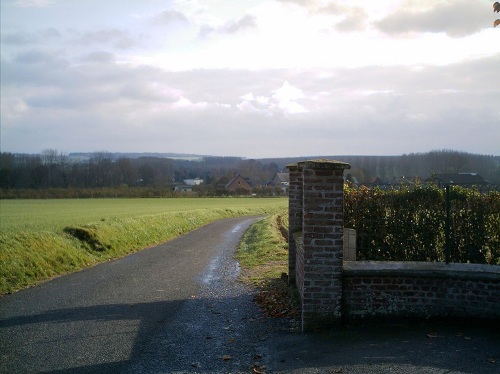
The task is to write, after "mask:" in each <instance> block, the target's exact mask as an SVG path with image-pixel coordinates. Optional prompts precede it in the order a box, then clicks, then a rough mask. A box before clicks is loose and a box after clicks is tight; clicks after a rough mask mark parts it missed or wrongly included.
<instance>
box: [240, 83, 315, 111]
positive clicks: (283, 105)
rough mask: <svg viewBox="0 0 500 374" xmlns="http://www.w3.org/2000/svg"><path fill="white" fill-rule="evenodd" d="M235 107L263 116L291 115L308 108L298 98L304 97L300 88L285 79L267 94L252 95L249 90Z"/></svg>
mask: <svg viewBox="0 0 500 374" xmlns="http://www.w3.org/2000/svg"><path fill="white" fill-rule="evenodd" d="M240 98H241V99H242V101H241V102H240V103H239V104H238V105H237V108H238V109H239V110H240V111H242V112H251V113H261V114H264V115H265V116H274V115H277V114H280V115H285V116H288V115H293V114H298V113H306V112H308V110H307V109H306V108H305V107H304V106H303V105H301V104H299V102H298V100H300V99H303V98H305V95H304V93H303V92H302V90H300V89H298V88H296V87H293V86H292V85H290V83H288V81H285V82H284V83H283V85H282V86H281V87H280V88H278V89H275V90H273V91H271V92H270V94H269V95H268V96H254V94H253V93H252V92H249V93H247V94H245V95H243V96H241V97H240Z"/></svg>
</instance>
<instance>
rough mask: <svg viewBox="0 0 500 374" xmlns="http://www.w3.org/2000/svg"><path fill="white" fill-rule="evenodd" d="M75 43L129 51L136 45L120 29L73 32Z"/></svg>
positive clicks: (126, 33)
mask: <svg viewBox="0 0 500 374" xmlns="http://www.w3.org/2000/svg"><path fill="white" fill-rule="evenodd" d="M72 34H73V35H74V36H73V42H74V43H76V44H81V45H92V44H111V45H112V46H114V47H115V48H119V49H128V48H131V47H132V46H134V45H135V41H134V40H133V39H132V38H131V37H130V35H129V33H128V32H126V31H122V30H118V29H102V30H97V31H89V32H83V33H82V32H79V31H72Z"/></svg>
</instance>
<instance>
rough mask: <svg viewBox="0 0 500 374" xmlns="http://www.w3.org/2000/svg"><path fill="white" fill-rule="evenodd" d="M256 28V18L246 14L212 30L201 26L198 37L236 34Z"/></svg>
mask: <svg viewBox="0 0 500 374" xmlns="http://www.w3.org/2000/svg"><path fill="white" fill-rule="evenodd" d="M256 27H257V21H256V18H255V17H254V16H252V15H249V14H247V15H245V16H243V17H241V18H240V19H237V20H233V21H230V22H228V23H226V24H224V25H222V26H220V27H218V28H214V27H211V26H208V25H203V26H202V27H201V28H200V36H201V37H205V36H208V35H209V34H211V33H219V34H236V33H238V32H241V31H244V30H246V29H253V28H256Z"/></svg>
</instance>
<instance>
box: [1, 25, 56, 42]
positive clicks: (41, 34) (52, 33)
mask: <svg viewBox="0 0 500 374" xmlns="http://www.w3.org/2000/svg"><path fill="white" fill-rule="evenodd" d="M60 37H61V33H60V32H59V31H58V30H56V29H54V28H47V29H44V30H40V31H38V32H36V33H28V32H17V33H12V34H6V35H3V36H2V43H5V44H11V45H21V46H24V45H29V44H37V43H40V42H43V41H47V40H50V39H57V38H60Z"/></svg>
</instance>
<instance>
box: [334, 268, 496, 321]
mask: <svg viewBox="0 0 500 374" xmlns="http://www.w3.org/2000/svg"><path fill="white" fill-rule="evenodd" d="M342 312H343V318H344V319H346V320H355V319H366V318H380V317H389V316H398V317H417V318H431V317H456V318H470V317H473V318H480V319H499V318H500V266H492V265H476V264H445V263H425V262H371V261H370V262H348V263H345V264H344V269H343V310H342Z"/></svg>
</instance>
